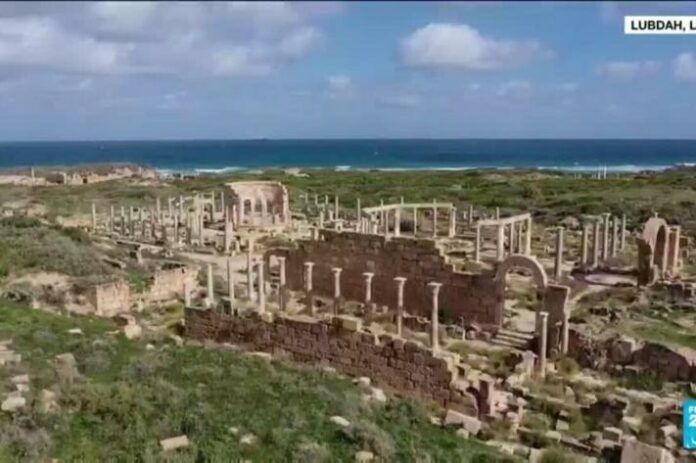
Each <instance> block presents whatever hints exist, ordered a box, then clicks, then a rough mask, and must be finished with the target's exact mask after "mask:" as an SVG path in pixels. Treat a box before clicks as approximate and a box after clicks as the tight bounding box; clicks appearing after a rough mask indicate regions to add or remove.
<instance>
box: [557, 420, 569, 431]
mask: <svg viewBox="0 0 696 463" xmlns="http://www.w3.org/2000/svg"><path fill="white" fill-rule="evenodd" d="M569 429H570V425H569V424H568V422H567V421H564V420H558V421H556V431H560V432H563V431H567V430H569Z"/></svg>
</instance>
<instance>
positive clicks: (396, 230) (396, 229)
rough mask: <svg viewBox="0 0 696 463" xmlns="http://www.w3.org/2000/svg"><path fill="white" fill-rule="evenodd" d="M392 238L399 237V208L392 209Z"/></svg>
mask: <svg viewBox="0 0 696 463" xmlns="http://www.w3.org/2000/svg"><path fill="white" fill-rule="evenodd" d="M394 236H401V208H396V209H394Z"/></svg>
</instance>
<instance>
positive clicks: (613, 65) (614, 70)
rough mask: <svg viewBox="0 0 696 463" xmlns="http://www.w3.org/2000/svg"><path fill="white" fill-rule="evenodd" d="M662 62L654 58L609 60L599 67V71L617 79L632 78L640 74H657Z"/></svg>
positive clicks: (603, 74)
mask: <svg viewBox="0 0 696 463" xmlns="http://www.w3.org/2000/svg"><path fill="white" fill-rule="evenodd" d="M659 69H660V63H659V62H657V61H653V60H644V61H609V62H607V63H604V64H601V65H600V66H598V67H597V73H598V74H600V75H602V76H605V77H608V78H610V79H616V80H630V79H634V78H636V77H640V76H648V75H652V74H655V73H656V72H657V71H658V70H659Z"/></svg>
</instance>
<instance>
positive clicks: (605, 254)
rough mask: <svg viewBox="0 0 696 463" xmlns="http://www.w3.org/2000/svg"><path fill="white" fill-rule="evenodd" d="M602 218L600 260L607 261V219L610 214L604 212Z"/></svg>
mask: <svg viewBox="0 0 696 463" xmlns="http://www.w3.org/2000/svg"><path fill="white" fill-rule="evenodd" d="M602 215H603V216H604V230H603V231H604V238H603V242H602V260H607V258H608V257H609V217H611V214H609V213H608V212H605V213H604V214H602Z"/></svg>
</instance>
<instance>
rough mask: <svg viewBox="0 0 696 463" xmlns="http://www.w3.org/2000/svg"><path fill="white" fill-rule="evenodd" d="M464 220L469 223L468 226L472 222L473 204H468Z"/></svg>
mask: <svg viewBox="0 0 696 463" xmlns="http://www.w3.org/2000/svg"><path fill="white" fill-rule="evenodd" d="M466 221H467V222H468V224H469V227H471V226H472V225H473V224H474V205H473V204H469V211H468V212H467V214H466Z"/></svg>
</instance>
